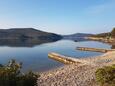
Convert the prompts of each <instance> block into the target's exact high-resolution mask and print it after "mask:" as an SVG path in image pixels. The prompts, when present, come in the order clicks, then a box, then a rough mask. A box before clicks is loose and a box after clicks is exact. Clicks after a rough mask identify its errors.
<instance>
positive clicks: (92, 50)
mask: <svg viewBox="0 0 115 86" xmlns="http://www.w3.org/2000/svg"><path fill="white" fill-rule="evenodd" d="M76 49H77V50H81V51H91V52H101V53H107V52H111V51H115V49H102V48H89V47H77V48H76Z"/></svg>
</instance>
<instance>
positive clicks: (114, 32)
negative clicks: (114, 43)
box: [111, 28, 115, 37]
mask: <svg viewBox="0 0 115 86" xmlns="http://www.w3.org/2000/svg"><path fill="white" fill-rule="evenodd" d="M111 36H112V37H115V28H113V30H112V31H111Z"/></svg>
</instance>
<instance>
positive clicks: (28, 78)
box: [0, 60, 39, 86]
mask: <svg viewBox="0 0 115 86" xmlns="http://www.w3.org/2000/svg"><path fill="white" fill-rule="evenodd" d="M21 67H22V63H17V62H16V61H15V60H11V61H9V63H8V64H7V65H0V86H36V85H37V83H36V82H37V78H38V77H39V75H37V74H35V73H33V72H31V71H30V72H28V73H27V74H23V73H22V72H21Z"/></svg>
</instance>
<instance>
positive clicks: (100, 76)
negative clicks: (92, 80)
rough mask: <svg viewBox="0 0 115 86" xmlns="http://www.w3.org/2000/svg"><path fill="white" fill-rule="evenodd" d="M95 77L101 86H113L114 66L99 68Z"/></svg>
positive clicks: (114, 85) (114, 78)
mask: <svg viewBox="0 0 115 86" xmlns="http://www.w3.org/2000/svg"><path fill="white" fill-rule="evenodd" d="M95 75H96V80H97V82H98V83H99V84H100V85H101V86H115V65H112V66H105V67H103V68H99V69H97V71H96V73H95Z"/></svg>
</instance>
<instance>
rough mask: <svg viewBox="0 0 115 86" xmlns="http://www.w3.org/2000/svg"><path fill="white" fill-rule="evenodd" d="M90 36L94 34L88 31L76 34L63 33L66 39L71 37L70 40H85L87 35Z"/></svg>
mask: <svg viewBox="0 0 115 86" xmlns="http://www.w3.org/2000/svg"><path fill="white" fill-rule="evenodd" d="M88 36H92V34H87V33H75V34H71V35H63V38H64V39H70V40H75V41H76V40H77V41H81V40H85V37H88Z"/></svg>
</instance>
